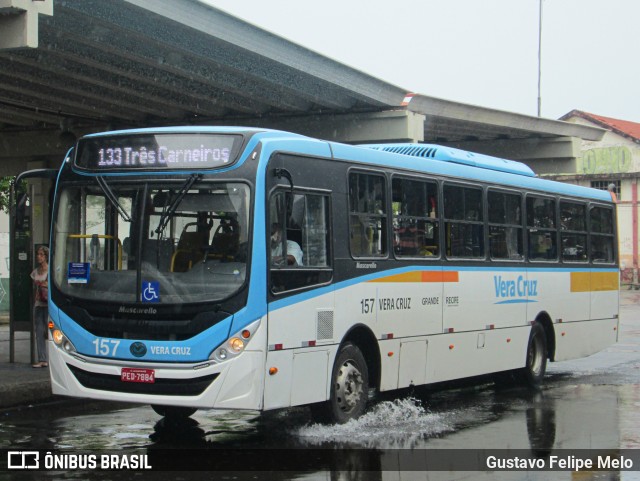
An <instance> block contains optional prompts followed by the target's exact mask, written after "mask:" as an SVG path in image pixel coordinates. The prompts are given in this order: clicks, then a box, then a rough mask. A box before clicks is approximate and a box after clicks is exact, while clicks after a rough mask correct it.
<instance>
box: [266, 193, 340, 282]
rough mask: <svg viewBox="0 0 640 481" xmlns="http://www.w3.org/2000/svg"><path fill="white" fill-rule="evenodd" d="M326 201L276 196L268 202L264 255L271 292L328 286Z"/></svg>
mask: <svg viewBox="0 0 640 481" xmlns="http://www.w3.org/2000/svg"><path fill="white" fill-rule="evenodd" d="M328 226H329V197H328V196H327V195H319V194H307V193H293V194H292V193H291V192H289V191H286V192H285V191H280V192H276V193H275V194H274V195H273V196H272V197H271V200H270V202H269V223H268V225H267V232H268V234H269V237H268V244H269V245H268V246H267V247H268V255H269V265H270V269H271V286H272V291H273V292H282V291H286V290H291V289H298V288H302V287H306V286H309V285H314V284H319V283H324V282H328V281H329V280H330V279H331V271H330V263H329V245H330V236H329V227H328Z"/></svg>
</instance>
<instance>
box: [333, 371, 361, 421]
mask: <svg viewBox="0 0 640 481" xmlns="http://www.w3.org/2000/svg"><path fill="white" fill-rule="evenodd" d="M362 386H363V380H362V374H361V373H360V371H359V370H358V368H357V367H356V366H355V365H354V364H353V362H352V361H346V362H345V363H344V364H343V365H342V366H340V371H339V372H338V377H337V379H336V387H335V389H336V402H337V404H338V407H339V408H340V409H341V410H342V411H344V412H349V411H351V410H352V409H353V408H355V407H356V406H357V405H358V402H359V401H360V398H361V396H362Z"/></svg>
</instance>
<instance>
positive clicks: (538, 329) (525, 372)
mask: <svg viewBox="0 0 640 481" xmlns="http://www.w3.org/2000/svg"><path fill="white" fill-rule="evenodd" d="M546 371H547V336H546V333H545V331H544V327H542V325H541V324H540V323H538V322H536V323H535V324H534V325H533V326H531V332H530V333H529V343H528V345H527V358H526V364H525V367H523V368H522V369H521V370H520V371H519V373H518V374H519V377H520V379H521V380H522V381H523V382H524V383H525V384H526V385H528V386H530V387H533V388H538V387H540V386H541V385H542V381H543V379H544V374H545V372H546Z"/></svg>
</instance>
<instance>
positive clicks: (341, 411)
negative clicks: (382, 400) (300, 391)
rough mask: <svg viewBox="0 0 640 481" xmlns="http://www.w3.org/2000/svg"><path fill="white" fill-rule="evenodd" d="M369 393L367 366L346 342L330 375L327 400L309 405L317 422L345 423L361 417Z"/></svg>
mask: <svg viewBox="0 0 640 481" xmlns="http://www.w3.org/2000/svg"><path fill="white" fill-rule="evenodd" d="M368 396H369V369H368V367H367V362H366V361H365V359H364V356H363V355H362V352H361V351H360V349H359V348H358V347H357V346H355V345H353V344H351V343H347V344H345V345H344V346H342V347H341V348H340V350H339V351H338V355H337V356H336V360H335V362H334V364H333V371H332V374H331V394H330V397H329V400H328V401H326V402H324V403H321V404H316V405H314V406H312V411H313V415H314V417H315V418H316V420H318V421H320V422H329V423H336V424H344V423H346V422H347V421H349V420H350V419H356V418H358V417H360V416H361V415H362V414H363V413H364V411H365V409H366V407H367V398H368Z"/></svg>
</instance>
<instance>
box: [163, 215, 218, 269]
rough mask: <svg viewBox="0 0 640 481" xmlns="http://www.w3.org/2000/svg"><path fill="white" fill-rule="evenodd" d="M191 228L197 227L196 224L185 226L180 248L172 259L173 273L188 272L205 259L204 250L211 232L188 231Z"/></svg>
mask: <svg viewBox="0 0 640 481" xmlns="http://www.w3.org/2000/svg"><path fill="white" fill-rule="evenodd" d="M191 226H196V227H197V223H196V222H191V223H189V224H187V225H185V226H184V229H182V233H181V234H180V239H179V240H178V247H177V249H176V251H175V252H174V253H173V257H172V258H171V272H186V271H188V270H189V269H191V267H192V266H193V265H194V264H195V263H196V262H198V261H201V260H202V259H203V258H204V248H205V246H206V245H207V244H208V239H209V231H206V230H205V231H203V230H200V231H199V230H194V231H189V230H187V229H188V228H189V227H191Z"/></svg>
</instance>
